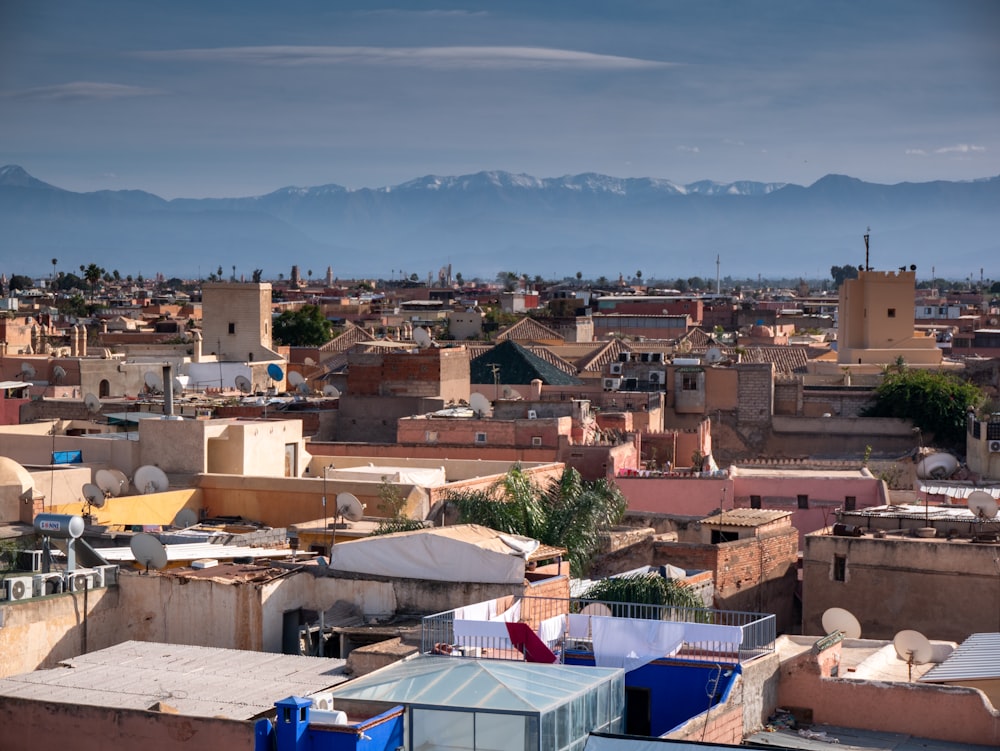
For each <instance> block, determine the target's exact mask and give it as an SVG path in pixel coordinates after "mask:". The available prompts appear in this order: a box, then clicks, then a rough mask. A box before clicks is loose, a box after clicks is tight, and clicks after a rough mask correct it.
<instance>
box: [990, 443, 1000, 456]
mask: <svg viewBox="0 0 1000 751" xmlns="http://www.w3.org/2000/svg"><path fill="white" fill-rule="evenodd" d="M990 453H991V454H1000V441H990Z"/></svg>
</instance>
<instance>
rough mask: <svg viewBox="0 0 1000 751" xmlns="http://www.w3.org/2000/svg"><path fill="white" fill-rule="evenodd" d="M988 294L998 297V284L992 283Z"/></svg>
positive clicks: (999, 286) (999, 287)
mask: <svg viewBox="0 0 1000 751" xmlns="http://www.w3.org/2000/svg"><path fill="white" fill-rule="evenodd" d="M990 294H991V295H1000V282H993V284H992V285H990Z"/></svg>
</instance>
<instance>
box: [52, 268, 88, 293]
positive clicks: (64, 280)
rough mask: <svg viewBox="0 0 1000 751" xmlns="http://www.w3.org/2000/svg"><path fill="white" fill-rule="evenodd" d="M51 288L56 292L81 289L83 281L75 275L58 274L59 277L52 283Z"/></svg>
mask: <svg viewBox="0 0 1000 751" xmlns="http://www.w3.org/2000/svg"><path fill="white" fill-rule="evenodd" d="M52 286H53V287H54V288H55V289H57V290H60V291H65V292H68V291H69V290H71V289H83V286H84V281H83V279H81V278H80V277H78V276H77V275H76V274H68V273H67V274H64V273H62V272H59V276H57V277H56V279H55V281H54V282H52Z"/></svg>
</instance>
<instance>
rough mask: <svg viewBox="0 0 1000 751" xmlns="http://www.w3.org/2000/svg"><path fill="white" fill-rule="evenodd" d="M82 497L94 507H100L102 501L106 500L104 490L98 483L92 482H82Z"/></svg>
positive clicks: (102, 504) (102, 503)
mask: <svg viewBox="0 0 1000 751" xmlns="http://www.w3.org/2000/svg"><path fill="white" fill-rule="evenodd" d="M83 497H84V498H86V499H87V503H89V504H90V505H91V506H93V507H94V508H102V507H103V506H104V503H105V502H106V501H107V497H106V496H105V495H104V490H103V489H102V488H101V487H100V486H99V485H94V483H92V482H88V483H86V484H84V486H83Z"/></svg>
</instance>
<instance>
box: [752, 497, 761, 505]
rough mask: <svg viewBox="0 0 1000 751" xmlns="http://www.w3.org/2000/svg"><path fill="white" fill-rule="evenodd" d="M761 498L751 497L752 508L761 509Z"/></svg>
mask: <svg viewBox="0 0 1000 751" xmlns="http://www.w3.org/2000/svg"><path fill="white" fill-rule="evenodd" d="M760 507H761V506H760V496H759V495H752V496H750V508H760Z"/></svg>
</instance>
